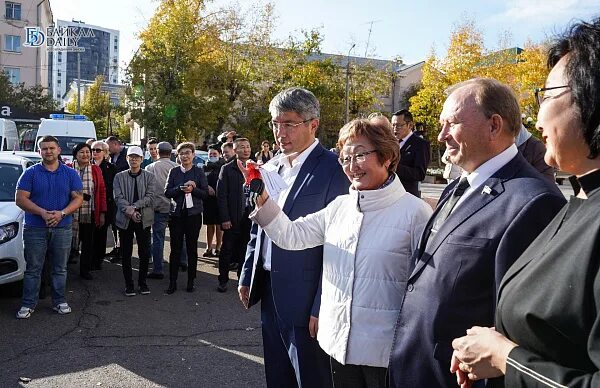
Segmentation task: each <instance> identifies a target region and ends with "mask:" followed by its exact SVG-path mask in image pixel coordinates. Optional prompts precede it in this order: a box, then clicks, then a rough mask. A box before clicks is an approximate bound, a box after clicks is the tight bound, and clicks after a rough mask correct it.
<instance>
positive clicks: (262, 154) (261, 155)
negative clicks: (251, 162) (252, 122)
mask: <svg viewBox="0 0 600 388" xmlns="http://www.w3.org/2000/svg"><path fill="white" fill-rule="evenodd" d="M261 147H262V148H261V149H260V151H258V152H257V153H256V154H255V155H254V158H255V159H256V161H257V162H259V163H267V162H268V161H269V160H271V159H273V153H272V152H271V149H270V144H269V142H268V141H266V140H263V142H262V144H261Z"/></svg>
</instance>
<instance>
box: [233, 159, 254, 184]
mask: <svg viewBox="0 0 600 388" xmlns="http://www.w3.org/2000/svg"><path fill="white" fill-rule="evenodd" d="M237 165H238V168H239V169H240V171H241V172H242V175H243V176H244V181H245V182H248V183H249V181H250V180H251V177H250V174H251V171H253V170H258V168H259V165H258V164H257V163H256V162H255V161H254V160H248V161H246V165H245V166H244V163H242V161H241V160H239V159H238V161H237ZM250 166H253V167H254V168H253V169H252V168H251V167H250ZM252 178H255V177H252Z"/></svg>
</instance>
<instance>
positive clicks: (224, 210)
mask: <svg viewBox="0 0 600 388" xmlns="http://www.w3.org/2000/svg"><path fill="white" fill-rule="evenodd" d="M237 161H238V159H237V157H234V158H233V159H231V160H230V161H229V162H227V163H225V165H224V166H223V167H221V172H219V179H218V180H217V204H218V206H219V222H220V223H223V222H228V221H229V222H231V225H232V228H233V229H237V228H238V227H239V226H240V223H241V221H242V217H244V213H245V212H246V197H245V195H244V183H245V180H244V175H243V174H242V172H241V171H240V168H239V167H238V165H237Z"/></svg>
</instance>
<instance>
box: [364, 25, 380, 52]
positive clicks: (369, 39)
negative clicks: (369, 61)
mask: <svg viewBox="0 0 600 388" xmlns="http://www.w3.org/2000/svg"><path fill="white" fill-rule="evenodd" d="M380 21H381V20H371V21H370V22H367V24H369V35H368V36H367V45H366V46H365V58H366V57H367V54H368V53H369V43H371V32H372V31H373V23H377V22H380Z"/></svg>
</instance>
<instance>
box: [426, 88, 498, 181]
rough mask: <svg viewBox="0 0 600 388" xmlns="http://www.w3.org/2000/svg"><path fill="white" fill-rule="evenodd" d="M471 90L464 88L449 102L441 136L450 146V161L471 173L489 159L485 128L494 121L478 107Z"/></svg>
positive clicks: (449, 99) (441, 123)
mask: <svg viewBox="0 0 600 388" xmlns="http://www.w3.org/2000/svg"><path fill="white" fill-rule="evenodd" d="M471 90H472V88H471V87H469V86H464V87H462V88H460V89H457V90H455V91H454V92H452V94H450V96H449V97H448V98H447V99H446V102H444V107H443V109H442V113H441V114H440V125H441V130H440V133H439V135H438V141H440V142H445V143H446V148H447V150H448V158H449V159H450V162H452V164H455V165H457V166H459V167H461V168H462V169H463V170H465V171H466V172H469V173H470V172H473V171H475V169H477V167H479V166H480V165H481V164H483V163H484V162H485V161H486V160H488V159H489V154H490V151H489V141H488V140H489V139H486V131H485V129H486V128H487V127H488V126H490V125H491V120H490V119H488V118H486V117H485V115H484V114H483V112H481V110H480V108H479V107H478V106H477V103H476V102H475V97H474V96H473V94H472V93H471ZM488 132H489V131H488Z"/></svg>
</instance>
